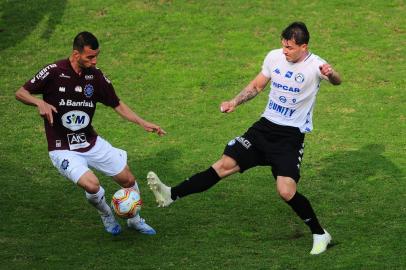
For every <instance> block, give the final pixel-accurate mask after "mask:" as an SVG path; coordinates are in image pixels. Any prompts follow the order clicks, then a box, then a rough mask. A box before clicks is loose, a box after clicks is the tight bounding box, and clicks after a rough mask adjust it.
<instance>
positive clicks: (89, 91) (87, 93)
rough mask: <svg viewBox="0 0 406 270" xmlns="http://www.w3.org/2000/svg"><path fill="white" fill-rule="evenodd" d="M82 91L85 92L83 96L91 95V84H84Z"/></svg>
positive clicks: (92, 89) (92, 90)
mask: <svg viewBox="0 0 406 270" xmlns="http://www.w3.org/2000/svg"><path fill="white" fill-rule="evenodd" d="M84 92H85V97H87V98H90V97H91V96H93V92H94V88H93V85H91V84H86V85H85V90H84Z"/></svg>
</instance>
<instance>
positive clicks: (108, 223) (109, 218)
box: [100, 213, 121, 235]
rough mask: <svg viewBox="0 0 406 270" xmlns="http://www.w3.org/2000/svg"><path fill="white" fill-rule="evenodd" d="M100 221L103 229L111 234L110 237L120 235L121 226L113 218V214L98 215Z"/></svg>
mask: <svg viewBox="0 0 406 270" xmlns="http://www.w3.org/2000/svg"><path fill="white" fill-rule="evenodd" d="M100 217H101V220H102V222H103V225H104V229H105V230H106V231H107V232H108V233H110V234H112V235H118V234H120V233H121V226H120V224H118V222H117V221H116V219H115V218H114V215H113V213H110V214H109V215H103V214H101V215H100Z"/></svg>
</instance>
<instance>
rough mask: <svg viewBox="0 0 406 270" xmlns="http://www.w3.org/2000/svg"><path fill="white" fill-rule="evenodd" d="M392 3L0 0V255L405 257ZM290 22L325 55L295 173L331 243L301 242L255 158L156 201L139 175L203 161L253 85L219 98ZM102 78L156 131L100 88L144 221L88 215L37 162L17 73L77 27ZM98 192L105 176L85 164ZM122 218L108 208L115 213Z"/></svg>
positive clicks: (26, 264)
mask: <svg viewBox="0 0 406 270" xmlns="http://www.w3.org/2000/svg"><path fill="white" fill-rule="evenodd" d="M405 14H406V8H405V2H404V1H403V0H392V1H384V0H382V1H378V0H370V1H364V0H362V1H347V0H345V1H338V0H335V1H279V0H278V1H263V0H262V1H260V0H256V1H254V0H251V1H242V0H235V1H231V0H229V1H212V0H210V1H175V0H174V1H164V0H161V1H147V0H145V1H124V0H118V1H113V0H108V1H101V0H99V1H83V0H71V1H65V0H60V1H51V0H37V1H29V0H15V1H7V0H1V1H0V63H1V65H0V115H1V116H0V119H1V121H0V123H1V128H0V138H1V139H0V183H1V188H0V269H7V270H12V269H281V270H282V269H351V270H352V269H365V270H369V269H406V256H405V248H406V244H405V241H406V207H405V199H406V185H405V180H406V177H405V174H406V169H405V168H406V156H405V153H406V134H405V131H406V92H405V85H406V79H405V75H406V64H405V55H406V28H405V25H406V16H405ZM295 20H302V21H304V22H306V24H307V26H308V28H309V31H310V34H311V40H310V49H311V51H312V52H314V53H316V54H317V55H320V56H321V57H323V58H324V59H326V60H327V61H329V62H330V63H331V64H332V65H334V66H335V68H336V69H337V70H338V71H339V72H340V73H341V76H342V79H343V84H342V85H340V86H339V87H333V86H330V85H328V83H326V82H323V85H322V86H321V90H320V92H319V95H318V103H317V106H316V109H315V117H314V123H315V130H314V131H313V132H312V133H311V134H310V135H308V136H307V137H306V150H305V157H304V161H303V167H302V180H301V181H300V185H299V190H300V191H301V192H302V193H304V194H306V196H307V197H308V198H309V199H310V200H311V202H312V204H313V206H314V208H315V210H316V212H317V213H318V216H319V219H320V220H321V222H322V224H323V225H324V226H325V227H326V228H327V229H328V230H329V232H330V233H331V234H332V236H333V238H334V243H335V245H334V246H333V247H332V248H331V249H329V250H328V251H327V252H326V253H324V254H322V255H320V256H310V255H309V254H308V253H309V251H310V249H311V244H312V238H311V235H310V233H309V231H308V229H307V227H306V226H305V225H304V224H302V222H301V220H299V218H298V217H296V215H295V214H294V213H293V212H292V211H291V210H290V208H289V206H287V205H286V204H285V203H283V202H282V201H281V200H280V199H279V197H278V195H277V193H276V191H275V187H274V180H273V178H272V175H271V171H270V169H269V168H266V167H261V168H255V169H253V170H250V171H248V172H246V173H244V174H236V175H233V176H232V177H230V178H227V179H226V180H224V181H222V182H220V183H219V184H218V185H217V186H215V187H214V188H212V189H210V190H209V191H207V192H205V193H202V194H198V195H192V196H190V197H187V198H184V199H182V200H181V201H179V202H176V203H175V204H173V205H172V206H171V207H170V208H168V209H160V208H156V206H155V202H154V198H153V195H152V193H151V192H150V191H149V190H148V188H147V185H146V179H145V176H146V174H147V172H148V171H149V170H154V171H155V172H157V174H158V175H160V176H161V178H162V179H163V180H164V181H166V182H167V183H169V184H172V185H173V184H176V183H178V182H180V181H182V180H184V179H185V178H186V177H188V176H190V175H192V174H194V173H195V172H198V171H200V170H203V169H206V168H207V167H208V166H209V165H211V164H212V163H213V162H214V161H216V160H217V159H218V158H219V157H220V155H221V154H222V151H223V148H224V146H225V144H226V143H227V142H228V141H229V140H230V139H232V138H234V137H235V136H238V135H241V133H242V132H244V131H245V130H246V129H247V128H248V127H249V126H250V125H251V124H252V123H253V122H254V121H256V120H257V119H258V118H259V116H260V114H261V113H262V111H263V108H264V106H265V104H266V101H267V91H266V92H264V93H262V94H261V95H259V96H258V97H257V98H256V99H254V100H252V101H250V102H249V103H247V104H245V105H243V106H241V107H239V108H238V109H237V111H236V112H234V113H232V114H229V115H224V114H221V113H220V112H219V104H220V102H221V101H223V100H226V99H230V98H232V97H234V96H235V95H236V94H237V93H238V92H240V91H241V89H242V88H243V87H244V86H245V85H246V84H247V83H248V82H249V81H250V80H251V79H252V78H253V77H254V76H255V75H256V74H257V73H258V72H259V71H260V68H261V65H262V61H263V59H264V57H265V55H266V54H267V52H268V51H269V50H271V49H273V48H278V47H279V46H280V39H279V35H280V32H281V30H282V29H283V28H284V27H285V26H287V25H288V24H289V23H290V22H292V21H295ZM83 30H88V31H91V32H93V33H94V34H96V36H97V37H98V38H99V41H100V42H101V54H100V58H99V62H98V66H99V67H100V68H101V69H102V70H103V71H104V73H105V74H107V75H108V76H109V78H110V79H111V80H112V81H113V83H114V85H115V88H116V91H117V93H118V95H119V96H120V97H121V99H122V100H123V101H125V102H126V103H127V104H129V105H130V106H131V107H132V108H133V109H134V110H135V111H136V112H137V113H138V114H140V115H141V116H143V117H144V118H146V119H148V120H150V121H154V122H156V123H158V124H160V125H161V126H162V127H163V128H164V129H165V130H166V131H167V132H168V134H167V136H165V137H162V138H159V137H158V136H156V135H154V134H149V133H146V132H144V131H143V130H142V129H141V128H139V127H137V126H134V125H131V124H130V123H128V122H125V121H124V120H122V119H120V118H119V116H118V115H117V114H115V113H114V111H112V110H111V109H110V108H107V107H104V106H102V105H100V106H98V109H97V113H96V116H95V118H94V123H93V124H94V127H95V128H96V130H97V131H98V132H99V134H100V135H102V136H103V137H104V138H106V139H107V140H109V141H110V142H111V143H112V144H113V145H114V146H116V147H119V148H122V149H125V150H126V151H127V152H128V156H129V165H130V167H131V168H132V170H133V172H134V174H135V175H136V176H137V178H138V182H139V184H140V186H141V191H142V192H143V201H144V207H143V210H142V212H143V216H144V217H145V218H146V219H147V221H148V222H149V223H150V224H151V225H153V226H154V227H155V229H156V230H157V232H158V234H157V235H156V236H152V237H150V236H144V235H140V234H138V233H135V232H133V231H129V230H124V232H123V233H122V234H121V235H120V236H117V237H112V236H110V235H108V234H107V233H105V232H104V230H103V227H102V224H101V222H100V220H99V217H98V215H97V213H96V212H95V210H94V209H93V208H92V207H91V206H90V205H89V204H88V203H87V202H86V200H85V198H84V192H83V191H82V190H80V189H79V188H77V187H75V186H74V185H72V184H71V182H69V181H68V180H66V179H64V178H63V177H62V176H60V175H59V174H58V172H57V171H56V170H55V169H54V168H53V166H52V165H51V162H50V160H49V158H48V153H47V151H46V140H45V135H44V131H43V122H42V119H41V118H40V117H39V115H38V113H37V110H36V108H34V107H30V106H24V105H23V104H21V103H19V102H17V101H16V100H15V98H14V93H15V91H16V90H17V89H18V88H19V87H20V86H21V85H22V84H23V83H24V82H25V81H27V80H28V79H30V78H31V77H32V76H33V75H34V73H36V72H37V71H38V70H39V69H40V68H41V67H43V66H44V65H45V64H47V63H50V62H53V61H55V60H57V59H60V58H64V57H67V56H68V55H69V54H70V52H71V42H72V39H73V37H74V36H75V35H76V34H77V33H78V32H80V31H83ZM99 176H100V180H101V182H102V185H103V186H104V187H105V189H106V191H107V196H108V197H110V196H111V195H112V194H113V193H114V191H115V190H117V189H118V186H117V185H116V184H115V183H113V181H111V180H110V179H109V178H107V177H105V176H102V175H99ZM120 222H121V223H122V224H123V225H124V221H123V220H121V221H120Z"/></svg>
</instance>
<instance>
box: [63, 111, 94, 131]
mask: <svg viewBox="0 0 406 270" xmlns="http://www.w3.org/2000/svg"><path fill="white" fill-rule="evenodd" d="M61 119H62V124H63V126H64V127H66V128H68V129H70V130H72V131H76V130H79V129H82V128H85V127H87V125H89V122H90V117H89V115H88V114H87V113H85V112H82V111H70V112H67V113H65V114H64V115H62V118H61Z"/></svg>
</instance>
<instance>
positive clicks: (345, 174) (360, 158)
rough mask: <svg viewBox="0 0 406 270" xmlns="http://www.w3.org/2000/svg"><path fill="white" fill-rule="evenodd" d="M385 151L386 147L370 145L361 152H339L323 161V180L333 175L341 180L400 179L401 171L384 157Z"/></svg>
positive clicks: (321, 172)
mask: <svg viewBox="0 0 406 270" xmlns="http://www.w3.org/2000/svg"><path fill="white" fill-rule="evenodd" d="M384 151H385V146H384V145H381V144H368V145H365V146H363V147H362V148H360V149H359V150H351V151H342V152H338V153H336V154H334V155H332V156H330V157H328V158H326V159H323V160H322V164H321V165H322V169H321V170H320V172H319V175H320V177H321V178H330V177H331V176H332V175H333V176H334V178H337V179H341V180H366V179H369V180H374V179H375V178H381V177H384V178H391V179H399V176H401V170H400V169H399V168H398V167H397V166H396V165H395V164H394V163H393V162H392V161H391V160H389V159H388V158H386V157H384V156H383V153H384ZM377 180H379V179H377Z"/></svg>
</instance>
